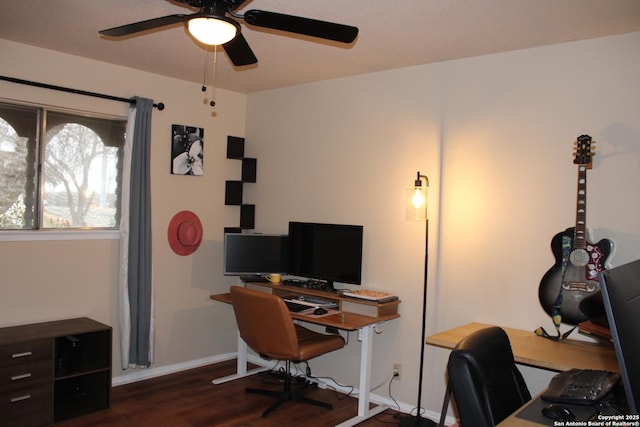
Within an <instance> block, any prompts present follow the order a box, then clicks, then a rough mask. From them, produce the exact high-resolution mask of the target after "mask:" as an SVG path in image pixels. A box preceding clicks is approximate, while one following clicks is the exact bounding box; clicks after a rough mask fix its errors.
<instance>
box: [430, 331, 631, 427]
mask: <svg viewBox="0 0 640 427" xmlns="http://www.w3.org/2000/svg"><path fill="white" fill-rule="evenodd" d="M491 326H494V325H489V324H485V323H476V322H474V323H468V324H466V325H463V326H460V327H457V328H454V329H450V330H448V331H444V332H440V333H438V334H435V335H431V336H429V337H428V338H427V344H430V345H434V346H437V347H443V348H447V349H453V348H454V347H455V346H456V344H457V343H458V342H459V341H460V340H461V339H462V338H464V337H466V336H467V335H469V334H470V333H472V332H475V331H477V330H479V329H484V328H488V327H491ZM502 329H504V331H505V332H506V333H507V335H508V336H509V341H510V342H511V349H512V351H513V357H514V359H515V361H516V362H517V363H521V364H523V365H529V366H533V367H536V368H543V369H549V370H552V371H567V370H569V369H572V368H579V369H602V370H605V371H612V372H620V367H619V366H618V361H617V359H616V354H615V350H614V348H613V345H611V344H605V343H592V342H586V341H580V340H574V339H566V340H562V341H552V340H550V339H547V338H543V337H539V336H537V335H536V334H535V333H534V332H533V331H523V330H521V329H513V328H504V327H503V328H502ZM534 404H538V401H537V400H536V397H534V398H532V399H531V401H529V402H528V403H527V404H526V405H524V406H523V407H522V408H520V409H518V411H516V412H515V413H513V414H511V415H510V416H509V417H508V418H506V419H505V420H504V421H502V422H501V423H500V424H498V427H534V426H535V427H540V426H542V425H547V426H551V425H553V421H552V420H549V422H548V424H538V423H535V422H532V421H528V420H525V419H522V418H518V417H517V416H516V415H517V414H518V413H519V412H520V411H522V410H523V409H524V408H525V407H527V406H529V405H534Z"/></svg>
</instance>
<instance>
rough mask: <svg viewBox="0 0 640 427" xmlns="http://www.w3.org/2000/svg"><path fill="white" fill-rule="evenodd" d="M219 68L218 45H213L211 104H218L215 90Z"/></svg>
mask: <svg viewBox="0 0 640 427" xmlns="http://www.w3.org/2000/svg"><path fill="white" fill-rule="evenodd" d="M217 68H218V45H215V46H213V85H212V86H211V101H209V105H211V106H212V107H215V106H216V101H214V99H215V91H216V70H217Z"/></svg>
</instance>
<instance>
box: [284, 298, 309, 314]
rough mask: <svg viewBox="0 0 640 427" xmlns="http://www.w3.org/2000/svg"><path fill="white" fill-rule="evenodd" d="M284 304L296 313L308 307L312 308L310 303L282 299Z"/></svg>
mask: <svg viewBox="0 0 640 427" xmlns="http://www.w3.org/2000/svg"><path fill="white" fill-rule="evenodd" d="M284 303H285V304H287V308H289V311H291V312H293V313H298V312H300V311H303V310H308V309H310V308H311V309H312V308H313V307H312V306H310V305H305V304H298V303H297V302H293V301H287V300H285V301H284Z"/></svg>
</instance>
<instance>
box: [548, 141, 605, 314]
mask: <svg viewBox="0 0 640 427" xmlns="http://www.w3.org/2000/svg"><path fill="white" fill-rule="evenodd" d="M594 144H595V142H594ZM575 145H576V147H575V153H574V155H575V158H574V160H573V163H575V164H577V165H578V197H577V206H576V225H575V227H571V228H567V229H566V230H565V231H563V232H560V233H558V234H556V235H555V236H554V237H553V239H552V240H551V250H552V251H553V255H554V256H555V258H556V262H555V264H554V265H553V267H551V269H549V271H547V272H546V273H545V275H544V276H543V277H542V280H541V282H540V288H539V289H538V297H539V298H540V304H542V307H543V308H544V310H545V311H546V312H547V313H548V314H549V315H550V316H552V317H553V316H556V315H557V314H558V310H559V313H560V315H561V319H562V322H563V323H567V324H570V325H577V324H578V323H580V322H583V321H585V320H588V319H589V316H588V315H587V314H585V311H584V310H583V309H581V307H580V305H581V302H582V301H583V300H584V299H585V298H589V297H591V296H594V295H595V294H596V293H598V292H599V291H600V285H599V283H598V273H600V272H601V271H602V270H604V269H605V266H604V264H605V262H606V260H607V257H608V256H609V254H610V253H611V247H612V243H611V241H610V240H608V239H602V240H600V241H599V242H598V243H595V244H593V243H590V242H589V241H588V240H587V225H586V220H587V169H591V165H592V156H593V155H594V147H592V140H591V137H590V136H589V135H581V136H579V137H578V140H577V141H576V143H575ZM587 311H588V310H587Z"/></svg>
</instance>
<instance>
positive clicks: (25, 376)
mask: <svg viewBox="0 0 640 427" xmlns="http://www.w3.org/2000/svg"><path fill="white" fill-rule="evenodd" d="M25 378H31V372H27V373H26V374H21V375H14V376H12V377H11V381H16V380H23V379H25Z"/></svg>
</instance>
